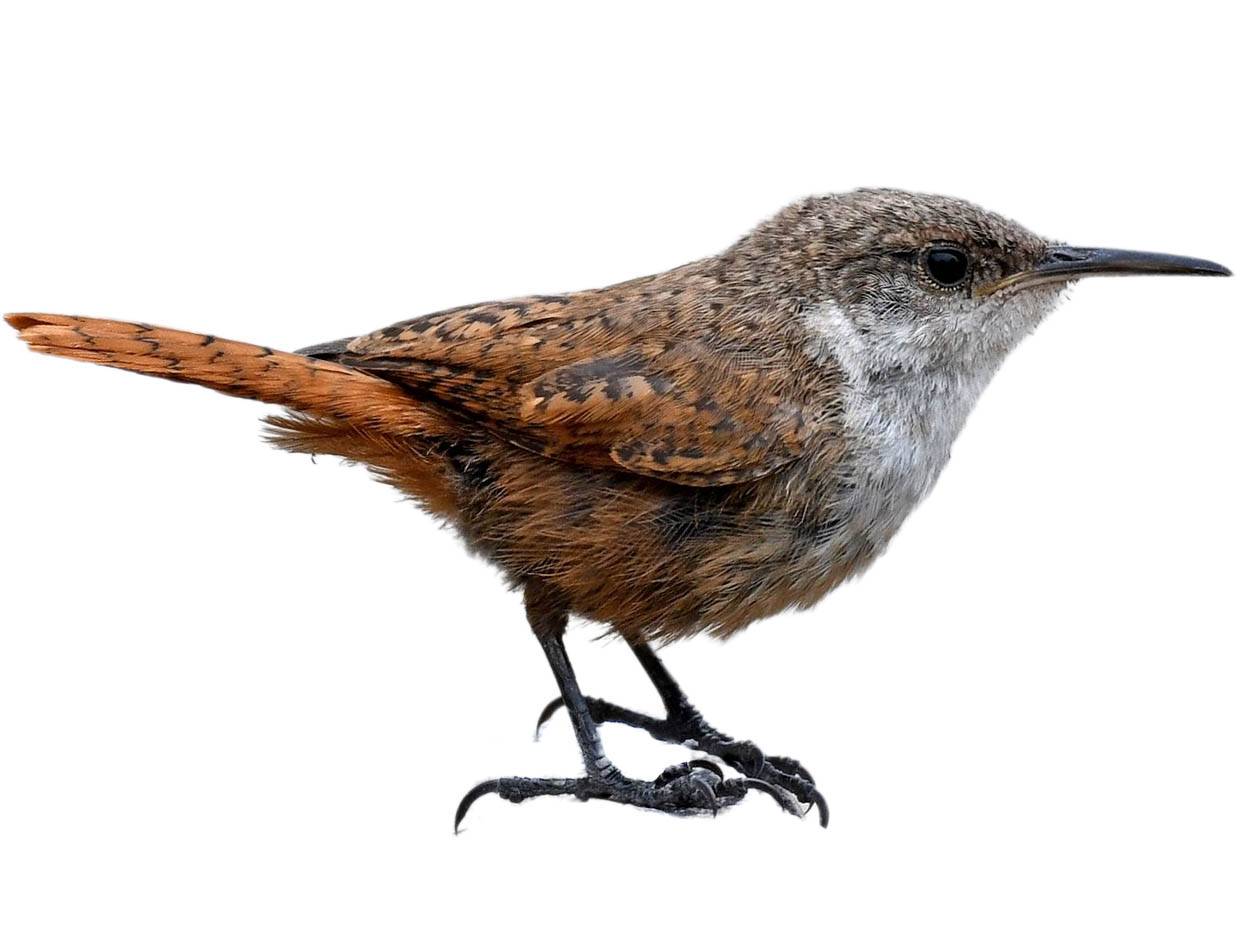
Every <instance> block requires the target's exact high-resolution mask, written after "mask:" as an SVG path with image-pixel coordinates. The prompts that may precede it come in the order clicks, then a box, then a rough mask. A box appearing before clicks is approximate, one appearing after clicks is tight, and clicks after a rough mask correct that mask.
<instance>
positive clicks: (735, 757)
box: [535, 642, 830, 828]
mask: <svg viewBox="0 0 1252 939" xmlns="http://www.w3.org/2000/svg"><path fill="white" fill-rule="evenodd" d="M631 651H632V652H634V654H635V658H637V659H638V660H639V664H640V665H642V666H643V670H644V672H646V673H647V675H648V678H649V679H650V680H651V682H652V685H653V687H654V688H656V691H657V694H658V695H659V696H660V698H661V704H662V705H663V706H664V708H665V717H664V718H657V717H651V716H650V715H647V714H641V713H640V712H638V711H632V710H630V709H629V708H624V707H621V706H619V705H616V704H613V703H612V702H610V701H604V700H602V699H600V698H586V699H584V701H583V703H584V705H585V707H586V710H587V712H588V713H589V714H590V716H591V718H592V720H594V721H595V722H596V723H598V724H603V723H605V722H613V723H616V724H626V725H627V726H630V727H637V728H639V729H640V730H644V731H647V732H648V733H649V734H651V735H652V736H653V737H655V738H656V739H657V740H661V741H664V742H666V743H676V744H680V745H682V746H686V747H689V748H691V749H692V750H699V751H701V752H703V753H708V754H710V755H711V756H715V757H717V758H718V759H720V760H722V761H724V762H725V763H726V764H727V765H728V766H730V767H732V768H733V769H735V770H736V771H738V772H740V773H743V774H744V776H745V777H747V778H749V779H759V780H761V781H763V782H768V783H771V784H772V785H774V786H777V787H779V788H780V789H784V790H786V791H787V792H790V793H791V794H792V795H793V796H795V798H796V799H798V800H799V801H800V802H802V803H804V804H806V805H809V806H814V805H816V806H817V810H818V817H819V819H820V820H821V824H822V827H823V828H824V827H826V825H827V824H828V823H829V821H830V813H829V810H828V809H827V807H826V800H825V799H824V798H823V797H822V794H821V793H820V792H818V790H817V787H816V786H815V785H814V783H813V776H812V775H811V774H810V773H809V771H808V770H806V769H805V768H804V766H803V765H801V764H800V763H799V762H798V761H797V760H793V759H791V758H790V757H785V756H766V755H765V754H764V753H763V752H762V751H761V748H760V747H758V746H757V745H756V744H754V743H752V742H751V741H750V740H735V739H734V738H732V737H728V736H727V735H726V734H723V733H721V732H720V731H718V730H716V729H714V728H713V727H712V726H711V725H710V724H709V722H708V721H706V720H705V719H704V716H703V715H702V714H701V713H700V712H699V711H698V710H696V708H695V706H694V705H692V704H691V702H690V701H688V700H687V696H686V695H685V694H684V693H683V690H682V688H681V687H679V685H678V682H677V681H675V680H674V676H673V675H671V674H670V673H669V670H668V669H667V668H666V667H665V665H664V664H663V663H662V662H661V660H660V658H659V657H658V656H657V654H656V653H655V652H654V651H653V650H652V647H651V646H649V645H648V644H647V643H643V642H641V643H638V644H636V645H632V646H631ZM562 705H565V706H568V704H567V702H566V701H565V699H564V698H563V697H561V698H556V699H554V700H552V701H550V702H549V703H548V706H547V707H545V708H544V709H543V711H542V713H540V715H539V722H538V724H537V725H536V727H535V734H536V736H538V734H539V730H540V728H541V727H542V726H543V725H544V723H545V722H546V721H547V720H548V718H550V717H551V716H552V715H553V714H554V713H556V711H557V710H558V709H560V708H561V707H562Z"/></svg>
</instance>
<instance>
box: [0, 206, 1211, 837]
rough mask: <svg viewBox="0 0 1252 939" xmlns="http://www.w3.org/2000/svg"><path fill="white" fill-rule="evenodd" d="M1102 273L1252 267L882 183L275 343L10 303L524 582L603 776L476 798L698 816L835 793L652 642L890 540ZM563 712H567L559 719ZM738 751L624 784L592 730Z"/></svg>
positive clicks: (81, 351) (819, 587) (813, 582)
mask: <svg viewBox="0 0 1252 939" xmlns="http://www.w3.org/2000/svg"><path fill="white" fill-rule="evenodd" d="M1091 273H1193V274H1223V273H1229V272H1228V271H1226V270H1225V269H1224V268H1222V267H1221V266H1220V265H1215V264H1212V263H1210V262H1205V261H1199V260H1196V259H1192V258H1178V257H1173V256H1165V255H1149V254H1143V253H1139V252H1116V251H1105V250H1100V249H1085V248H1071V247H1068V246H1063V245H1049V244H1048V243H1047V242H1045V241H1044V240H1043V239H1040V238H1038V237H1037V236H1035V235H1033V234H1031V233H1030V232H1028V231H1026V230H1025V229H1023V228H1022V227H1020V226H1018V225H1016V224H1015V223H1013V222H1010V221H1008V220H1007V219H1004V218H1002V217H1000V216H998V215H994V214H992V213H989V212H984V211H983V210H981V209H978V208H977V207H975V206H972V205H970V204H969V203H966V202H962V201H960V200H955V199H947V198H944V197H940V196H925V195H916V194H910V193H903V192H898V191H892V190H862V191H858V192H855V193H849V194H846V195H841V196H825V197H816V198H813V199H807V200H804V201H802V202H799V203H796V204H795V205H793V206H790V207H788V208H787V209H784V210H783V211H782V212H781V213H779V214H778V215H777V216H776V217H775V218H773V219H770V220H769V221H767V222H765V223H764V224H762V225H761V226H759V227H758V228H757V229H756V230H754V231H753V232H751V233H750V234H749V235H747V236H746V237H744V238H743V239H741V240H740V241H739V242H738V243H736V244H735V245H733V246H732V247H731V248H729V249H728V250H727V251H725V252H723V253H722V254H720V255H717V256H715V257H712V258H707V259H704V260H702V261H697V262H695V263H692V264H688V265H685V266H683V267H679V268H676V269H674V270H672V271H668V272H665V273H662V274H657V275H654V276H651V277H643V278H639V279H637V280H632V281H629V282H627V283H623V284H618V285H616V286H613V287H607V288H604V289H600V290H588V291H582V292H579V293H571V294H566V295H561V296H540V297H522V298H519V299H516V300H509V301H504V302H495V303H482V304H476V305H471V306H465V307H458V308H456V309H452V310H446V311H443V312H440V313H434V314H431V315H429V316H424V317H419V318H417V319H412V320H407V321H405V322H401V323H397V324H395V325H393V326H389V327H387V328H385V329H382V330H379V331H377V332H373V333H368V334H366V335H362V336H359V337H355V338H351V339H345V340H340V341H338V342H331V343H326V344H323V345H319V346H313V347H310V348H308V349H305V350H303V351H302V352H297V353H287V352H275V351H274V350H271V349H268V348H264V347H261V346H253V345H247V344H244V343H237V342H228V341H226V340H220V339H216V338H214V337H212V336H205V335H200V334H195V333H185V332H177V331H174V330H169V329H161V328H156V327H152V326H145V325H140V324H134V323H124V322H118V321H115V320H106V319H92V318H87V317H78V316H60V315H53V314H40V313H20V314H12V315H10V316H9V317H7V319H8V322H9V323H10V324H11V325H12V326H14V327H15V328H16V329H17V330H18V331H19V334H20V336H21V338H22V339H24V340H25V341H26V342H27V343H29V344H30V346H31V348H33V349H35V350H36V351H38V352H45V353H49V354H52V355H59V356H64V357H67V358H72V359H79V360H82V361H87V362H96V363H100V364H103V365H110V366H115V367H117V368H123V369H127V370H130V371H136V372H141V373H144V374H148V375H156V376H158V377H162V378H168V379H172V380H176V381H185V382H192V383H195V384H201V385H205V386H208V387H210V388H213V389H215V390H218V391H222V392H224V393H226V394H230V395H235V396H238V397H245V398H254V399H257V400H260V401H266V402H269V403H271V404H277V405H282V406H284V407H286V408H287V409H289V413H288V414H286V415H284V416H278V417H272V418H269V429H270V435H271V438H272V440H273V441H274V442H275V443H276V444H278V445H279V446H281V447H284V448H286V449H288V450H292V451H296V452H301V453H327V454H335V455H339V456H342V457H344V458H346V459H349V460H352V461H355V462H358V463H362V464H365V465H367V466H369V467H371V468H372V469H373V470H374V471H375V472H376V473H377V474H378V475H379V476H381V477H382V478H383V479H385V480H386V481H388V482H390V483H391V484H393V485H395V486H396V487H397V488H399V489H400V490H401V491H403V492H404V493H406V494H407V495H409V496H410V497H412V498H413V499H414V500H416V501H417V502H418V503H420V504H421V505H423V506H425V507H426V508H427V509H429V510H430V511H432V512H434V513H436V514H437V515H439V516H441V517H443V518H445V519H447V520H448V521H449V522H450V523H451V524H452V525H453V526H454V527H455V528H456V530H457V531H458V532H460V534H461V535H462V536H463V537H464V538H465V539H466V541H467V542H468V543H469V544H470V545H471V546H472V547H473V548H474V549H475V550H476V551H478V552H479V553H481V554H482V555H484V556H485V557H487V558H488V559H489V560H490V561H492V562H493V563H495V564H496V565H497V566H499V567H500V568H501V569H502V570H504V571H505V572H506V574H507V575H508V576H509V577H510V579H511V580H512V581H513V582H514V583H515V584H517V585H519V586H521V587H523V588H524V589H525V593H526V601H527V613H528V616H529V619H530V622H531V626H532V627H533V629H534V630H535V632H536V634H537V635H538V636H539V638H540V642H541V644H542V645H543V648H544V650H545V653H546V655H547V656H548V660H549V662H550V664H551V666H552V668H553V671H554V674H555V675H556V678H557V681H558V684H559V686H560V688H561V692H562V700H563V701H564V703H565V704H566V705H567V706H568V707H569V710H570V712H571V718H572V719H573V722H574V726H575V730H576V733H577V736H578V739H579V743H580V746H581V748H582V751H583V758H584V763H585V766H586V769H587V776H586V777H583V778H580V779H565V780H562V779H555V780H534V779H525V778H504V779H498V780H492V781H490V782H489V783H484V784H482V785H481V786H479V787H476V788H475V789H474V790H472V791H471V793H470V795H469V796H468V797H467V799H466V801H465V802H463V804H462V806H461V809H460V810H459V811H458V821H459V819H460V816H461V815H462V814H463V813H464V811H465V809H466V808H467V807H468V805H469V803H470V802H472V801H473V799H474V798H477V796H478V795H481V794H482V793H484V792H489V791H492V792H497V793H499V794H500V795H502V796H505V797H507V798H509V799H512V800H514V801H520V800H522V799H526V798H530V797H531V796H536V795H551V794H562V793H564V794H574V795H579V796H582V797H583V798H591V797H595V798H606V799H612V800H615V801H619V802H627V803H630V804H634V805H640V806H644V807H648V808H654V809H660V810H664V811H669V812H674V813H679V814H684V813H689V812H696V811H708V810H716V809H718V808H721V807H724V806H726V805H731V804H734V803H735V802H737V801H739V800H740V799H741V798H743V796H744V793H745V792H746V791H747V789H749V788H764V789H765V790H766V791H768V792H770V794H771V795H773V796H774V797H775V798H776V799H778V800H779V802H780V804H782V805H783V806H784V807H786V808H789V809H792V810H794V809H795V807H796V805H795V804H796V800H799V801H800V802H807V803H809V804H817V805H819V807H820V808H821V810H822V811H821V814H822V818H823V822H824V820H825V806H824V803H823V802H822V800H821V796H820V795H819V794H818V793H817V790H816V789H815V788H814V786H813V784H812V779H811V777H809V776H808V774H807V773H806V772H805V771H804V770H803V767H801V766H800V765H799V764H798V763H795V762H794V761H791V760H787V759H786V758H781V757H765V756H764V755H763V754H761V752H760V751H759V750H757V749H756V748H755V747H753V746H751V745H750V744H746V743H742V742H738V741H734V740H732V739H731V738H728V737H725V736H724V735H721V734H719V733H717V732H716V731H714V730H713V729H712V728H711V727H710V726H709V725H708V724H707V723H705V722H704V719H703V718H702V717H701V716H700V714H699V712H697V711H695V709H694V708H692V707H691V706H690V704H688V703H687V701H686V699H685V698H684V697H683V696H682V694H681V691H680V690H679V689H678V686H677V684H676V683H675V682H674V680H673V679H672V678H671V677H670V676H669V674H668V673H667V672H665V670H664V668H663V666H661V664H660V662H659V660H658V659H657V658H656V657H655V654H654V653H652V651H651V649H650V648H649V647H648V645H647V641H648V640H651V639H660V640H671V639H674V638H677V637H680V636H685V635H690V634H692V633H695V632H698V631H701V630H707V631H709V632H712V633H713V634H715V635H721V636H724V635H728V634H730V633H732V632H734V631H735V630H737V629H740V628H742V627H743V626H745V625H747V624H748V623H750V622H752V621H753V620H756V619H759V618H761V617H763V616H767V615H769V614H771V613H774V612H777V611H779V610H781V609H784V608H786V607H788V606H805V605H808V604H811V603H813V602H815V601H816V600H817V599H818V598H820V597H821V596H823V595H824V594H825V593H826V592H827V591H829V590H830V589H831V588H832V587H833V586H834V585H836V584H838V583H839V582H840V581H841V580H843V579H844V578H846V577H847V576H849V575H850V574H852V573H854V572H855V571H857V570H859V569H860V568H862V567H864V566H865V565H866V564H868V563H869V562H870V561H871V560H873V558H874V557H875V556H877V555H878V554H879V553H880V552H881V551H882V549H883V547H884V546H885V545H886V544H887V542H888V541H889V540H890V539H891V537H892V536H893V535H894V534H895V532H896V531H897V530H898V528H899V527H900V525H901V524H902V523H903V521H904V519H905V517H906V516H907V515H908V513H909V511H910V510H911V509H912V508H913V506H915V505H916V504H917V502H918V501H920V500H921V499H922V498H923V497H924V496H925V495H926V493H927V492H928V491H929V490H930V488H931V486H932V485H933V484H934V481H935V478H936V477H937V475H938V473H939V472H940V471H941V470H942V468H943V466H944V464H945V463H946V461H947V458H948V453H949V449H950V447H951V444H952V442H953V440H954V439H955V436H956V434H957V433H958V432H959V430H960V428H961V426H962V424H963V422H964V420H965V417H966V415H967V414H968V413H969V410H970V408H971V407H972V406H973V404H974V402H975V401H976V400H977V397H978V395H979V394H980V393H981V392H982V390H983V388H984V387H985V386H986V383H987V382H988V381H989V379H990V377H991V375H992V374H993V373H994V372H995V370H996V368H997V367H998V366H999V364H1000V363H1001V362H1002V361H1003V359H1004V358H1005V356H1007V355H1008V353H1009V352H1010V351H1011V350H1012V349H1013V347H1014V346H1015V345H1016V344H1017V343H1018V342H1019V341H1020V340H1021V339H1022V338H1023V337H1024V336H1025V335H1026V334H1027V333H1029V332H1030V330H1031V329H1033V328H1034V327H1035V326H1036V325H1037V324H1038V323H1039V322H1040V321H1041V320H1042V319H1043V317H1044V316H1045V315H1046V314H1047V313H1048V312H1049V311H1050V310H1051V309H1052V307H1053V306H1054V305H1055V303H1056V301H1057V299H1058V298H1059V296H1060V293H1061V290H1062V289H1063V287H1064V285H1065V283H1066V282H1067V281H1069V280H1073V279H1074V278H1076V277H1079V276H1083V275H1085V274H1091ZM571 613H573V614H579V615H582V616H584V617H587V618H589V619H592V620H596V621H599V622H602V623H606V624H608V625H609V626H610V627H611V628H612V630H614V631H616V632H617V633H618V634H620V635H622V636H623V637H625V638H626V639H627V640H628V641H629V642H630V644H631V646H632V648H633V649H634V651H635V654H636V655H637V656H638V657H639V659H640V661H641V663H642V664H643V666H644V668H645V669H646V670H647V673H648V674H649V676H650V677H651V678H652V680H653V682H654V684H655V685H656V687H657V689H658V691H659V692H660V694H661V697H662V700H663V701H664V703H665V706H666V714H667V716H666V718H665V719H664V720H656V719H652V718H648V717H646V716H643V715H639V714H636V713H634V712H629V711H625V710H624V709H621V708H618V707H616V706H615V705H611V704H609V703H607V702H603V701H597V700H595V699H592V700H590V701H588V700H585V699H584V698H583V697H582V693H581V691H580V690H579V688H578V686H577V683H576V682H575V680H574V677H573V672H572V669H571V668H570V665H569V662H568V659H567V658H566V656H565V651H564V647H563V646H562V645H561V633H562V632H563V630H564V628H565V625H566V622H567V617H568V615H569V614H571ZM547 713H550V710H549V711H545V714H547ZM603 720H615V721H620V722H623V723H628V724H632V725H634V726H637V727H642V728H645V729H647V730H648V731H649V732H650V733H652V734H653V735H654V736H658V737H660V738H661V739H665V740H671V741H673V742H677V743H685V744H687V745H689V746H692V747H694V748H697V749H700V750H703V751H705V752H708V753H710V754H712V755H715V756H718V757H719V758H721V759H722V760H723V761H725V762H726V763H728V764H729V765H730V766H732V767H734V768H735V769H738V770H740V771H741V772H743V773H744V774H745V776H746V777H748V778H747V779H746V780H723V779H720V778H719V777H720V771H717V773H714V772H713V770H712V769H710V768H709V767H710V766H711V764H703V765H698V761H697V762H693V763H692V764H685V765H684V766H682V767H677V768H672V769H671V770H669V771H666V773H663V774H662V776H661V777H658V778H657V780H655V781H654V782H643V781H640V780H630V779H627V778H625V777H624V776H622V774H621V773H620V772H619V771H618V770H616V769H615V768H614V767H613V765H612V763H610V762H609V761H608V760H607V758H606V757H605V756H604V753H603V750H602V748H601V745H600V741H599V737H598V735H597V733H596V731H595V723H596V722H598V721H603Z"/></svg>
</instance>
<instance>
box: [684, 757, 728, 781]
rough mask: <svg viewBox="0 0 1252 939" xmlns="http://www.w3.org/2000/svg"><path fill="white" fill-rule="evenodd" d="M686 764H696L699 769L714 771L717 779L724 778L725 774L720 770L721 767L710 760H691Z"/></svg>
mask: <svg viewBox="0 0 1252 939" xmlns="http://www.w3.org/2000/svg"><path fill="white" fill-rule="evenodd" d="M687 765H688V766H697V767H699V768H700V769H707V770H708V771H709V772H710V773H714V774H715V775H716V776H717V778H718V779H725V778H726V774H725V773H723V772H722V768H721V767H720V766H718V765H717V764H716V763H714V762H713V761H712V760H692V761H691V762H690V763H688V764H687Z"/></svg>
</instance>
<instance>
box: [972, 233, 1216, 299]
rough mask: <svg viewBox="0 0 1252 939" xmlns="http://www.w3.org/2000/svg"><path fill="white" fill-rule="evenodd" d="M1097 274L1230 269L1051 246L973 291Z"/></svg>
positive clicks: (1143, 254) (1176, 258)
mask: <svg viewBox="0 0 1252 939" xmlns="http://www.w3.org/2000/svg"><path fill="white" fill-rule="evenodd" d="M1097 274H1104V275H1127V274H1200V275H1204V276H1207V277H1229V276H1230V270H1229V269H1228V268H1225V267H1223V266H1222V265H1220V264H1215V263H1213V262H1212V261H1204V260H1201V259H1200V258H1186V257H1182V256H1181V255H1177V254H1156V253H1154V252H1152V251H1121V250H1119V249H1117V248H1075V247H1073V246H1072V245H1052V246H1051V247H1050V248H1048V251H1047V253H1046V254H1045V255H1044V256H1043V259H1042V260H1041V261H1039V263H1038V264H1036V265H1035V266H1034V267H1032V268H1031V269H1030V270H1028V271H1019V272H1018V273H1016V274H1010V275H1009V276H1008V277H1002V278H1001V279H1000V280H998V281H996V282H995V283H992V284H984V285H983V286H982V287H979V288H978V289H977V290H976V291H975V292H976V293H977V295H978V296H981V297H985V296H988V295H990V294H993V293H1000V292H1001V291H1004V290H1017V289H1019V288H1022V287H1034V286H1037V285H1038V284H1047V283H1055V282H1057V281H1070V280H1077V279H1078V278H1079V277H1092V276H1095V275H1097Z"/></svg>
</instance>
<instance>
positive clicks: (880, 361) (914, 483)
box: [805, 303, 1000, 548]
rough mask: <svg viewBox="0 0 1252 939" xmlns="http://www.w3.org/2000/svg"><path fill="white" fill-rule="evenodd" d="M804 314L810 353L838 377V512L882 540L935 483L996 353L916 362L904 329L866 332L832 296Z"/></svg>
mask: <svg viewBox="0 0 1252 939" xmlns="http://www.w3.org/2000/svg"><path fill="white" fill-rule="evenodd" d="M805 319H806V327H807V328H808V331H809V334H810V336H811V338H812V345H811V347H810V352H811V354H813V355H814V357H816V358H818V359H820V360H824V361H827V362H829V361H832V360H833V361H834V362H836V363H837V364H838V366H839V368H840V371H841V372H842V374H843V377H844V380H845V383H846V384H845V395H844V400H843V406H844V407H843V421H842V424H841V427H840V428H839V433H840V434H841V436H842V437H843V439H844V442H845V443H846V444H847V449H846V454H847V455H846V457H845V458H844V460H843V462H842V463H841V466H840V470H841V475H845V476H846V480H845V481H846V483H847V484H848V485H847V486H845V487H843V489H844V492H845V494H846V495H845V496H844V498H845V499H846V501H845V502H844V503H843V504H842V505H840V506H839V507H838V510H839V511H840V512H841V513H842V514H844V517H845V518H847V519H848V522H849V523H850V527H851V529H852V530H853V531H855V532H856V533H857V534H858V535H859V536H860V537H862V538H864V539H866V540H867V541H868V542H869V544H871V545H873V546H875V547H876V548H881V547H882V546H883V545H885V543H886V542H887V541H888V540H889V539H890V538H891V536H892V535H894V534H895V532H896V531H897V530H898V529H899V527H900V525H901V524H902V523H903V522H904V519H905V517H906V516H907V515H908V513H909V512H910V511H911V510H912V509H913V508H914V506H916V505H917V503H918V502H919V501H920V500H921V499H922V498H923V497H925V496H926V494H927V493H929V492H930V490H931V487H933V486H934V484H935V480H936V479H937V478H938V476H939V473H940V471H941V470H942V469H943V467H944V466H945V465H946V464H947V462H948V456H949V454H950V452H951V448H952V443H953V441H954V440H955V439H956V436H957V434H958V433H960V430H961V428H962V427H963V426H964V425H965V420H966V418H967V417H968V416H969V413H970V411H971V410H972V409H973V407H974V403H975V402H976V401H977V400H978V396H979V395H980V394H981V393H982V391H983V389H984V388H985V387H986V386H987V383H988V382H989V381H990V380H991V376H992V375H993V374H994V373H995V371H996V369H997V367H998V366H999V364H1000V359H999V358H998V357H989V358H982V357H969V358H966V359H964V360H961V361H959V362H958V363H956V364H952V363H950V364H948V365H946V366H942V367H941V366H935V365H922V364H920V363H918V362H916V361H915V360H913V359H912V356H913V355H914V353H913V349H914V346H912V345H910V343H909V338H910V337H908V336H905V335H902V334H896V333H894V332H893V331H888V330H879V331H878V332H876V333H875V334H873V335H872V336H868V337H867V335H866V333H865V332H864V331H863V330H861V329H859V328H858V327H857V326H856V324H854V323H853V321H852V319H851V318H850V317H849V316H848V314H847V313H846V311H844V310H843V309H841V308H840V307H838V306H837V305H835V304H833V303H824V304H821V305H820V306H818V307H815V308H814V309H812V310H811V311H809V312H808V313H807V314H806V315H805ZM832 508H834V507H832Z"/></svg>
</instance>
